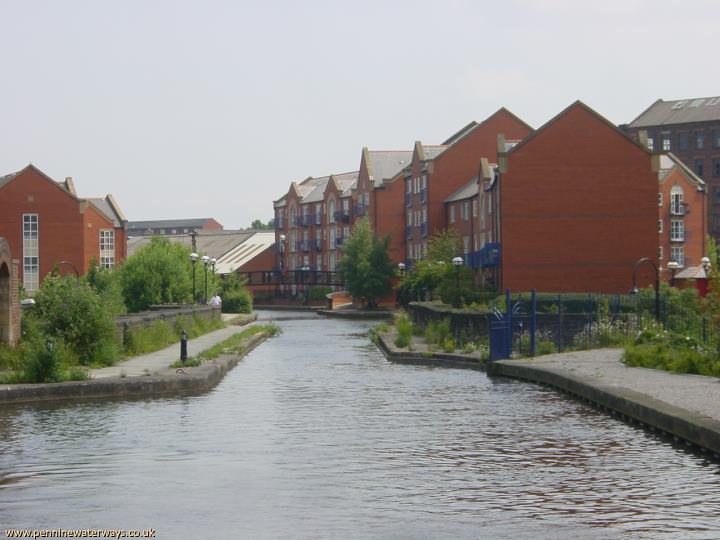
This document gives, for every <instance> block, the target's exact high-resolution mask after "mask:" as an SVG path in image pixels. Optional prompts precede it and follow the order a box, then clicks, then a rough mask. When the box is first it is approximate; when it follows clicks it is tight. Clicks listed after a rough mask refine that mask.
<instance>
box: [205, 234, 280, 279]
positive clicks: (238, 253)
mask: <svg viewBox="0 0 720 540" xmlns="http://www.w3.org/2000/svg"><path fill="white" fill-rule="evenodd" d="M273 244H275V233H274V232H256V233H255V234H253V235H252V236H250V237H249V238H247V239H246V240H244V241H243V242H241V243H240V244H238V245H237V246H235V247H234V248H232V249H231V250H230V251H228V252H227V253H225V255H223V256H222V257H219V258H218V260H217V264H216V265H215V271H216V272H217V273H218V274H229V273H231V272H234V271H235V270H237V269H238V268H240V267H241V266H243V265H244V264H245V263H247V262H249V261H251V260H252V259H253V258H255V257H256V256H257V255H260V254H261V253H262V252H263V251H265V250H266V249H268V248H269V247H271V246H272V245H273Z"/></svg>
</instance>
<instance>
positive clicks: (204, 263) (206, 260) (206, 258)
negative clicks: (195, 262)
mask: <svg viewBox="0 0 720 540" xmlns="http://www.w3.org/2000/svg"><path fill="white" fill-rule="evenodd" d="M200 260H201V261H202V263H203V266H205V300H204V302H205V303H206V304H207V294H208V288H207V267H208V263H209V262H210V257H208V256H207V255H203V256H202V258H201V259H200Z"/></svg>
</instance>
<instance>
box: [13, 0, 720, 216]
mask: <svg viewBox="0 0 720 540" xmlns="http://www.w3.org/2000/svg"><path fill="white" fill-rule="evenodd" d="M0 20H2V21H3V24H2V27H3V29H2V32H0V70H1V71H0V73H2V83H1V84H0V175H2V174H7V173H10V172H14V171H16V170H19V169H21V168H23V167H24V166H26V165H27V164H28V163H32V164H33V165H35V166H36V167H38V168H39V169H41V170H42V171H44V172H45V173H46V174H48V175H49V176H51V177H52V178H54V179H56V180H63V179H64V178H65V177H68V176H70V177H72V178H73V180H74V183H75V187H76V189H77V192H78V194H79V195H80V196H85V197H92V196H102V195H104V194H106V193H112V194H113V195H114V197H115V199H116V200H117V202H118V204H119V205H120V207H121V209H122V210H123V212H124V213H125V216H126V217H127V219H129V220H150V219H180V218H201V217H214V218H215V219H217V220H218V221H219V222H220V223H222V224H223V225H224V226H225V228H226V229H235V228H242V227H246V226H248V225H249V224H250V223H251V222H252V220H254V219H261V220H263V221H267V220H268V219H270V218H271V217H272V215H273V206H272V201H273V200H275V199H278V198H279V197H280V196H282V195H283V194H285V193H287V191H288V188H289V185H290V182H291V181H300V180H302V179H304V178H307V177H308V176H325V175H327V174H331V173H340V172H346V171H352V170H357V169H358V167H359V164H360V155H361V150H362V148H363V147H364V146H367V147H368V148H370V149H371V150H401V149H407V150H411V149H412V146H413V143H414V141H416V140H421V141H423V142H424V143H426V144H439V143H441V142H442V141H443V140H445V139H446V138H447V137H449V136H450V135H451V134H452V133H454V132H456V131H457V130H458V129H460V128H461V127H462V126H464V125H466V124H467V123H469V122H470V121H472V120H476V121H481V120H483V119H484V118H486V117H487V116H489V115H490V114H492V113H493V112H494V111H496V110H497V109H498V108H500V107H502V106H504V107H507V108H508V109H510V110H511V111H513V112H514V113H515V114H517V115H518V116H520V117H521V118H522V119H524V120H525V121H526V122H528V123H529V124H530V125H531V126H533V127H535V128H537V127H540V126H542V124H544V123H545V122H547V121H548V120H549V119H551V118H552V117H553V116H555V115H556V114H557V113H559V112H560V111H561V110H563V109H564V108H565V107H567V106H568V105H569V104H571V103H572V102H573V101H575V100H577V99H580V100H582V101H584V102H585V103H586V104H587V105H589V106H590V107H592V108H594V109H595V110H596V111H598V112H599V113H600V114H602V115H603V116H605V117H606V118H608V119H609V120H610V121H612V122H614V123H616V124H618V123H626V122H629V121H631V120H632V119H633V118H635V117H636V116H637V115H638V114H640V113H641V112H642V111H643V110H644V109H646V108H647V107H648V106H649V105H651V104H652V103H653V102H654V101H655V100H657V99H659V98H662V99H666V100H672V99H684V98H691V97H708V96H716V95H720V72H718V70H717V69H715V59H716V55H715V41H716V36H717V32H718V27H719V26H720V25H719V24H718V23H719V22H720V10H719V9H718V5H717V2H716V1H715V0H685V1H683V2H680V1H676V2H670V1H666V0H654V1H649V0H648V1H645V0H621V1H616V0H603V1H594V2H586V1H583V0H504V1H494V2H489V1H483V0H474V1H472V0H471V1H463V0H444V1H437V0H436V1H434V2H428V1H424V0H415V1H412V2H405V1H392V0H385V1H379V2H376V1H373V0H366V1H362V2H352V3H351V2H346V1H344V0H335V1H314V0H306V1H304V2H289V1H276V2H272V1H265V2H245V1H242V0H235V1H214V0H203V1H200V0H198V1H195V2H187V1H182V0H174V1H164V0H153V1H145V0H142V1H136V0H123V1H114V0H103V1H97V0H88V1H79V0H63V1H56V0H51V1H35V0H25V1H22V2H18V1H16V0H0Z"/></svg>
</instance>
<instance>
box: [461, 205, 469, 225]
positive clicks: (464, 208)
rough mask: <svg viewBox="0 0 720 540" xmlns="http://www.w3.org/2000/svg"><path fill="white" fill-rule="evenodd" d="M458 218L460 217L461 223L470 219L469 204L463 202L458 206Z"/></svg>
mask: <svg viewBox="0 0 720 540" xmlns="http://www.w3.org/2000/svg"><path fill="white" fill-rule="evenodd" d="M460 216H461V217H462V220H463V221H467V220H468V219H470V203H469V202H467V201H465V202H464V203H462V205H461V206H460Z"/></svg>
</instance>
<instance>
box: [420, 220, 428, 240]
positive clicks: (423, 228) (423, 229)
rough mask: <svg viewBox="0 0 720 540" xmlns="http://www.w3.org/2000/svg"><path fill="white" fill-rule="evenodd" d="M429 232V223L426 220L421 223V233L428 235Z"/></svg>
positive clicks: (423, 235)
mask: <svg viewBox="0 0 720 540" xmlns="http://www.w3.org/2000/svg"><path fill="white" fill-rule="evenodd" d="M427 233H428V224H427V221H426V222H425V223H421V224H420V235H421V236H422V237H425V236H427Z"/></svg>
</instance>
